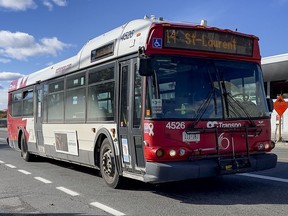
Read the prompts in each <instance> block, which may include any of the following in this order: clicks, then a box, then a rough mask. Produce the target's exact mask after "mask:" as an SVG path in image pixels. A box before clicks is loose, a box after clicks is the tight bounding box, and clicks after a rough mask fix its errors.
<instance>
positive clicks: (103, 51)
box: [91, 43, 114, 62]
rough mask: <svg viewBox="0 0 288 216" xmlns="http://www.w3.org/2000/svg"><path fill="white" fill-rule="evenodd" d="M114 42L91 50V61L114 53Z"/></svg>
mask: <svg viewBox="0 0 288 216" xmlns="http://www.w3.org/2000/svg"><path fill="white" fill-rule="evenodd" d="M113 52H114V43H110V44H107V45H105V46H102V47H99V48H97V49H94V50H92V51H91V62H94V61H96V60H98V59H100V58H104V57H107V56H110V55H113Z"/></svg>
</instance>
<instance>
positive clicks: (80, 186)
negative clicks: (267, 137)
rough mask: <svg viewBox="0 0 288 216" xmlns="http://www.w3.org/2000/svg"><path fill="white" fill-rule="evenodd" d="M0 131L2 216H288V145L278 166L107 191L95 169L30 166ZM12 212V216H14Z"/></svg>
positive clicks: (281, 148)
mask: <svg viewBox="0 0 288 216" xmlns="http://www.w3.org/2000/svg"><path fill="white" fill-rule="evenodd" d="M5 133H6V131H3V130H1V129H0V215H17V216H18V215H21V214H24V213H26V215H27V214H30V215H35V214H40V215H49V216H50V215H149V216H151V215H213V216H215V215H225V216H226V215H231V216H232V215H233V216H234V215H241V216H245V215H249V216H250V215H261V216H265V215H267V216H268V215H269V216H271V215H283V216H284V215H285V216H286V215H287V214H288V205H287V204H288V145H287V144H278V145H277V147H276V148H275V150H273V151H274V152H275V153H276V154H277V155H278V157H279V162H278V164H277V167H276V168H274V169H271V170H267V171H263V172H258V173H249V174H245V175H229V176H223V177H217V178H209V179H198V180H191V181H184V182H178V183H169V184H162V185H150V184H145V183H141V182H136V181H131V180H130V181H128V186H127V188H125V189H122V190H115V189H111V188H109V187H107V186H106V185H105V183H104V181H103V180H102V178H101V177H99V173H98V172H97V171H95V170H93V169H88V168H83V167H80V166H75V165H71V164H68V163H64V162H58V161H53V160H48V159H38V160H36V161H34V162H30V163H27V162H25V161H24V160H23V159H22V158H21V157H20V152H18V151H15V150H13V149H11V148H10V147H9V146H8V145H7V144H5V142H4V141H5V136H6V134H5ZM9 213H10V214H9Z"/></svg>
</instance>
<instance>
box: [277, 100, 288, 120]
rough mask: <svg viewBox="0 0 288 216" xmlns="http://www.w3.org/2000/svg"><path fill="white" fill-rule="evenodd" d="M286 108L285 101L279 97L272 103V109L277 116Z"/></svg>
mask: <svg viewBox="0 0 288 216" xmlns="http://www.w3.org/2000/svg"><path fill="white" fill-rule="evenodd" d="M287 108H288V106H287V103H286V101H285V100H284V98H283V97H282V96H281V95H280V96H279V97H278V98H277V100H276V101H275V102H274V109H275V110H276V112H277V113H278V114H279V116H282V115H283V113H284V112H285V110H286V109H287Z"/></svg>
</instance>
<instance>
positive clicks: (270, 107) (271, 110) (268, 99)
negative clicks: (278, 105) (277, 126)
mask: <svg viewBox="0 0 288 216" xmlns="http://www.w3.org/2000/svg"><path fill="white" fill-rule="evenodd" d="M266 101H267V105H268V110H269V112H273V110H274V103H273V100H272V99H271V98H266Z"/></svg>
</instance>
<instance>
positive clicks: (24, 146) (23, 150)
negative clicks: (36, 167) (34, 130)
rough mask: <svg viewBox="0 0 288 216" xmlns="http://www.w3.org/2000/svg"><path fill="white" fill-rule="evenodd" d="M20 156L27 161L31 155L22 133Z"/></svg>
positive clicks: (30, 158)
mask: <svg viewBox="0 0 288 216" xmlns="http://www.w3.org/2000/svg"><path fill="white" fill-rule="evenodd" d="M21 156H22V158H23V159H24V160H25V161H27V162H30V161H32V157H33V156H32V154H31V153H30V152H28V146H27V141H26V138H25V136H24V134H22V135H21Z"/></svg>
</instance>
